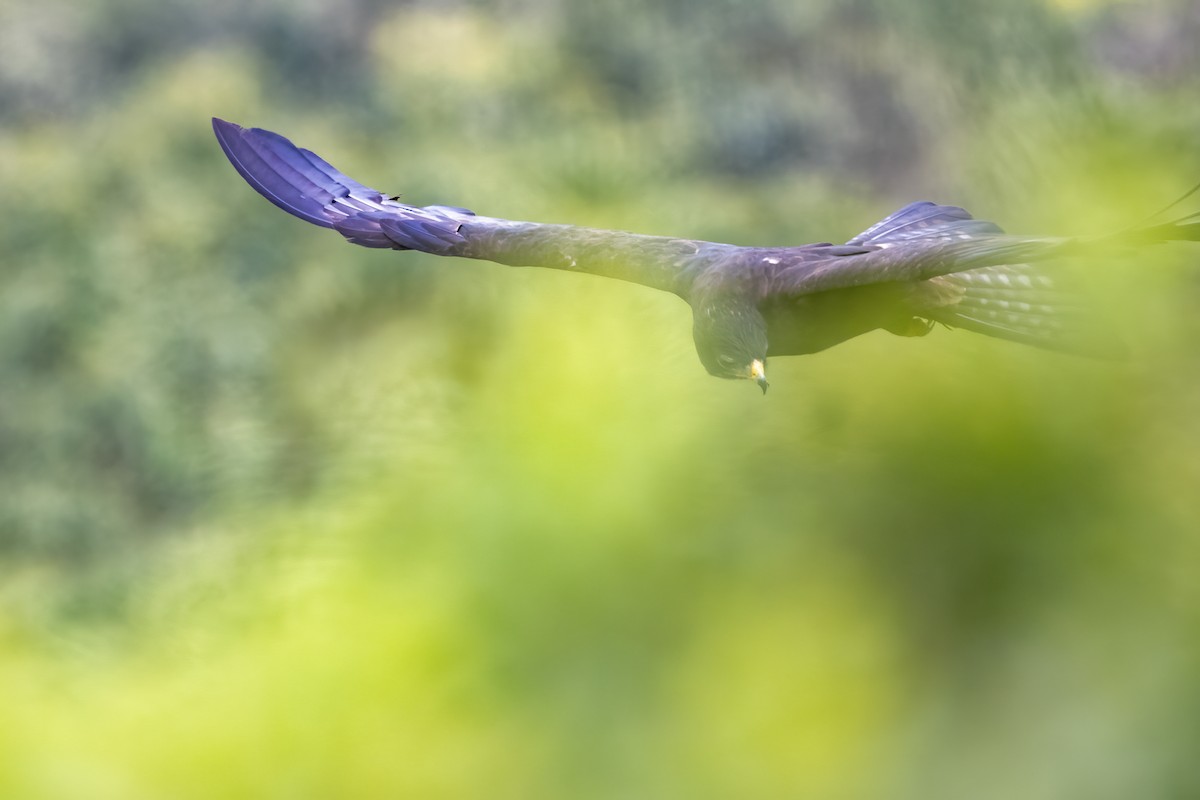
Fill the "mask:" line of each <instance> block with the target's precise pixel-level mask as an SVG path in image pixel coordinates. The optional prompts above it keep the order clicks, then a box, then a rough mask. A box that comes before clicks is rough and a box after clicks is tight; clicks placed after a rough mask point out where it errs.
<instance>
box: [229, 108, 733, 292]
mask: <svg viewBox="0 0 1200 800" xmlns="http://www.w3.org/2000/svg"><path fill="white" fill-rule="evenodd" d="M213 130H214V131H215V133H216V135H217V141H218V142H220V144H221V148H222V149H223V150H224V151H225V155H226V156H228V158H229V160H230V162H232V164H233V166H234V168H236V169H237V171H238V172H239V173H240V174H241V176H242V177H243V178H245V179H246V182H247V183H249V184H250V185H251V186H252V187H254V189H256V190H257V191H258V192H259V194H261V195H263V196H264V197H266V198H267V199H268V200H270V201H271V202H272V203H274V204H275V205H277V206H278V207H279V208H282V209H283V210H284V211H287V212H288V213H289V214H293V215H295V216H297V217H299V218H300V219H303V220H306V221H308V222H311V223H313V224H314V225H320V226H322V227H325V228H333V229H335V230H337V231H338V232H339V233H341V234H342V235H343V236H345V237H346V239H347V240H349V241H350V242H353V243H354V244H359V245H363V246H364V247H380V248H384V247H386V248H392V249H396V250H419V251H421V252H425V253H432V254H434V255H441V256H462V257H466V258H478V259H483V260H487V261H496V262H499V263H502V264H510V265H513V266H537V267H550V268H553V269H564V270H571V271H576V272H586V273H591V274H596V275H604V276H607V277H612V278H619V279H622V280H627V281H632V282H634V283H639V284H642V285H645V286H650V287H653V288H656V289H663V290H665V291H671V292H675V293H676V294H680V295H686V293H687V291H688V290H689V288H690V283H691V280H692V278H693V276H694V274H695V273H696V272H697V271H698V269H700V268H701V267H702V266H703V265H704V264H706V263H711V261H712V260H713V259H716V258H719V257H720V255H721V254H723V253H725V252H727V251H728V250H730V249H732V248H730V246H729V245H719V244H713V243H710V242H698V241H693V240H688V239H672V238H667V237H661V236H642V235H639V234H632V233H625V232H623V231H606V230H597V229H593V228H581V227H576V226H572V225H544V224H540V223H533V222H517V221H512V220H504V219H496V218H492V217H483V216H478V215H476V214H475V213H473V212H471V211H468V210H467V209H464V208H457V207H454V206H436V205H435V206H423V207H422V206H412V205H408V204H406V203H401V202H399V201H397V200H392V199H389V198H388V197H385V196H384V195H383V194H382V193H381V192H379V191H376V190H375V189H371V188H369V187H367V186H364V185H363V184H361V183H358V182H357V181H355V180H352V179H350V178H348V177H346V176H345V175H343V174H342V173H341V172H338V171H337V170H336V169H334V168H333V167H332V166H331V165H330V164H329V163H328V162H326V161H324V160H323V159H321V158H320V157H319V156H317V155H316V154H314V153H312V152H311V151H309V150H305V149H303V148H300V147H297V146H296V145H294V144H292V142H290V141H288V140H287V139H286V138H284V137H283V136H280V135H279V134H277V133H272V132H271V131H266V130H263V129H261V128H243V127H241V126H239V125H235V124H233V123H231V122H226V121H224V120H220V119H213Z"/></svg>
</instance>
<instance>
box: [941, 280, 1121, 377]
mask: <svg viewBox="0 0 1200 800" xmlns="http://www.w3.org/2000/svg"><path fill="white" fill-rule="evenodd" d="M934 280H935V281H937V282H939V283H943V284H946V285H948V286H949V287H950V288H951V289H952V290H953V291H952V293H951V294H952V296H953V297H954V299H953V300H952V301H951V302H949V303H947V304H945V305H942V306H941V307H939V308H936V309H933V310H932V311H931V312H930V313H928V314H927V316H928V318H929V319H932V320H934V321H935V322H940V323H942V324H944V325H947V326H949V327H951V328H962V329H963V330H969V331H973V332H975V333H981V334H984V335H986V336H992V337H995V338H998V339H1007V340H1009V341H1013V342H1019V343H1021V344H1026V345H1033V346H1035V347H1041V348H1044V349H1048V350H1057V351H1061V352H1068V353H1075V354H1078V355H1089V356H1096V357H1109V358H1111V357H1114V356H1119V355H1120V354H1121V353H1122V352H1123V351H1124V348H1123V345H1122V344H1121V342H1120V341H1119V340H1117V338H1116V337H1115V336H1114V335H1113V334H1112V333H1111V332H1110V331H1109V330H1107V328H1106V327H1105V326H1103V325H1102V323H1101V321H1100V319H1099V317H1098V316H1097V315H1095V314H1094V313H1093V312H1092V310H1091V309H1090V308H1089V306H1088V305H1087V303H1086V302H1084V300H1083V298H1081V297H1080V296H1078V295H1075V294H1072V293H1071V292H1069V291H1065V290H1062V289H1060V288H1059V287H1058V286H1057V285H1056V284H1055V281H1054V279H1053V278H1051V277H1050V276H1049V275H1047V274H1045V273H1044V272H1041V271H1039V270H1037V269H1035V268H1034V267H1031V266H1029V265H1027V264H1015V265H1005V266H995V267H983V268H981V269H974V270H969V271H966V272H958V273H953V274H951V275H945V276H942V277H940V278H935V279H934Z"/></svg>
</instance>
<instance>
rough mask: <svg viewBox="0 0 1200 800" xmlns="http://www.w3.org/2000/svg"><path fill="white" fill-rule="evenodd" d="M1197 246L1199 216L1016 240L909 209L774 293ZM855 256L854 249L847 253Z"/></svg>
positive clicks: (809, 260) (946, 215) (779, 284)
mask: <svg viewBox="0 0 1200 800" xmlns="http://www.w3.org/2000/svg"><path fill="white" fill-rule="evenodd" d="M1197 240H1200V214H1191V215H1189V216H1186V217H1183V218H1181V219H1177V220H1174V221H1173V222H1168V223H1165V224H1161V225H1154V226H1145V227H1138V228H1134V229H1131V230H1128V231H1122V232H1119V233H1115V234H1111V235H1108V236H1100V237H1093V238H1086V239H1085V238H1079V237H1061V236H1041V237H1036V236H1012V235H1009V234H1006V233H1004V232H1003V231H1002V230H1001V229H1000V228H999V227H998V226H997V225H995V224H994V223H992V222H987V221H986V220H978V219H974V218H973V217H972V216H971V215H970V214H968V213H967V212H966V211H964V210H963V209H961V208H959V207H957V206H941V205H937V204H935V203H930V202H928V201H922V202H918V203H910V204H909V205H907V206H905V207H904V208H902V209H900V210H899V211H897V212H895V213H894V214H891V215H890V216H888V217H886V218H884V219H883V220H881V221H880V222H878V223H876V224H875V225H872V226H871V227H870V228H868V229H867V230H865V231H863V232H862V233H860V234H859V235H858V236H855V237H854V238H853V239H851V240H850V241H849V242H847V243H846V244H845V245H835V246H832V247H829V248H826V251H827V252H828V253H829V254H830V256H831V257H829V258H814V257H812V256H813V254H810V255H809V256H808V257H806V258H801V259H797V260H796V262H795V263H792V264H786V263H785V264H783V265H782V268H781V269H779V270H778V271H777V274H776V276H775V278H774V280H773V285H772V287H771V288H772V291H773V292H778V293H780V294H783V295H788V294H795V295H801V294H811V293H813V292H824V291H829V290H831V289H845V288H849V287H852V286H863V285H866V284H872V283H888V282H912V281H923V280H928V279H930V278H936V277H940V276H943V275H951V274H954V273H960V272H966V271H969V270H977V269H981V268H983V267H996V266H1007V265H1013V264H1026V263H1029V262H1031V261H1032V262H1036V261H1045V260H1047V259H1053V258H1061V257H1063V256H1076V255H1078V256H1085V255H1089V254H1095V253H1097V252H1104V251H1106V250H1111V249H1114V248H1129V247H1137V246H1143V245H1147V244H1157V243H1160V242H1168V241H1197ZM848 248H850V249H848Z"/></svg>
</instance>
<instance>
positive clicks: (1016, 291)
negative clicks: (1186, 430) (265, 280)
mask: <svg viewBox="0 0 1200 800" xmlns="http://www.w3.org/2000/svg"><path fill="white" fill-rule="evenodd" d="M213 128H214V130H215V132H216V135H217V139H218V141H219V142H220V144H221V147H222V148H223V149H224V151H225V154H226V155H227V156H228V157H229V160H230V161H231V162H232V163H233V165H234V167H236V168H237V170H238V172H239V173H241V175H242V176H243V177H244V178H245V179H246V180H247V182H249V183H250V185H251V186H253V187H254V188H255V189H256V190H257V191H259V192H260V193H261V194H262V195H263V196H264V197H266V198H267V199H268V200H270V201H271V202H273V203H275V205H277V206H279V207H280V208H282V209H283V210H285V211H287V212H289V213H291V214H293V215H295V216H297V217H300V218H301V219H304V220H307V221H308V222H311V223H313V224H315V225H320V226H322V227H327V228H333V229H335V230H337V231H338V232H339V233H341V234H342V235H343V236H345V237H346V239H348V240H349V241H350V242H353V243H354V244H359V245H363V246H365V247H377V248H390V249H396V250H419V251H422V252H426V253H433V254H435V255H441V256H460V257H464V258H476V259H483V260H488V261H495V262H498V263H501V264H509V265H513V266H540V267H549V268H553V269H561V270H567V271H575V272H584V273H589V274H594V275H602V276H606V277H610V278H617V279H621V280H626V281H631V282H634V283H638V284H641V285H644V286H649V287H651V288H655V289H659V290H662V291H666V292H671V293H673V294H675V295H678V296H679V297H680V298H682V299H683V300H685V301H686V302H687V303H689V304H690V305H691V307H692V314H693V336H694V338H695V342H696V349H697V353H698V354H699V356H700V360H701V362H702V363H703V364H704V366H705V368H706V369H707V370H708V371H709V372H710V373H711V374H713V375H716V376H718V377H726V378H751V379H754V380H756V381H757V382H758V383H759V385H760V386H762V387H763V389H764V391H765V389H766V377H765V364H766V359H767V355H768V352H769V354H770V355H772V356H782V355H802V354H807V353H815V352H818V351H820V350H824V349H826V348H828V347H831V346H833V345H836V344H838V343H840V342H843V341H845V340H847V339H850V338H853V337H855V336H858V335H860V334H863V333H867V332H869V331H872V330H878V329H883V330H887V331H890V332H892V333H895V334H899V335H903V336H920V335H924V334H925V333H927V332H928V331H929V330H930V328H931V327H932V325H933V323H935V322H940V323H943V324H945V325H948V326H950V327H958V328H964V329H968V330H973V331H976V332H979V333H984V334H987V335H991V336H997V337H1000V338H1005V339H1010V340H1014V341H1019V342H1023V343H1026V344H1033V345H1038V346H1043V347H1049V348H1055V349H1063V350H1088V349H1090V348H1091V347H1092V345H1093V344H1094V343H1089V342H1088V341H1087V340H1086V338H1085V337H1082V336H1081V333H1080V328H1081V326H1080V325H1079V324H1078V322H1079V321H1080V319H1082V316H1081V311H1080V308H1079V305H1078V303H1077V301H1076V300H1075V299H1074V298H1072V297H1070V296H1069V295H1066V294H1064V293H1063V292H1062V291H1061V290H1058V289H1057V288H1056V287H1055V286H1054V284H1053V281H1052V280H1051V279H1050V278H1049V277H1048V276H1047V275H1045V274H1044V273H1043V272H1042V271H1041V270H1039V269H1037V268H1036V267H1034V266H1031V263H1038V262H1041V261H1043V260H1046V259H1050V258H1055V257H1058V256H1063V255H1069V254H1072V253H1087V252H1090V251H1091V250H1093V249H1096V248H1099V247H1104V246H1106V245H1107V246H1116V245H1135V244H1136V245H1140V244H1148V243H1154V242H1159V241H1168V240H1181V239H1190V240H1196V239H1200V214H1193V215H1191V216H1189V217H1185V218H1183V219H1181V220H1177V221H1175V222H1172V223H1168V224H1165V225H1158V226H1154V227H1147V228H1141V229H1138V230H1136V231H1134V232H1133V233H1132V234H1130V235H1126V236H1125V237H1124V238H1121V237H1118V238H1116V239H1113V240H1111V241H1109V240H1106V239H1097V240H1091V241H1087V240H1080V239H1072V238H1030V237H1017V236H1009V235H1006V234H1005V233H1004V232H1003V231H1002V230H1001V229H1000V228H999V227H997V226H996V225H994V224H993V223H990V222H986V221H983V220H977V219H973V218H972V217H971V215H970V214H968V213H967V212H966V211H964V210H963V209H961V208H958V207H956V206H942V205H937V204H935V203H930V202H918V203H911V204H909V205H908V206H905V207H904V208H902V209H900V210H899V211H897V212H895V213H894V214H891V215H889V216H888V217H886V218H884V219H883V220H881V221H880V222H878V223H876V224H875V225H873V226H871V227H870V228H868V229H867V230H866V231H864V232H863V233H861V234H859V235H858V236H856V237H854V238H853V239H851V240H850V241H848V242H846V243H845V244H832V243H818V244H807V245H801V246H798V247H771V248H765V247H740V246H736V245H730V244H720V243H714V242H705V241H699V240H693V239H674V238H668V237H662V236H646V235H641V234H633V233H625V232H623V231H608V230H599V229H593V228H583V227H577V226H572V225H550V224H541V223H533V222H517V221H512V220H505V219H497V218H493V217H484V216H480V215H477V214H475V213H473V212H471V211H468V210H466V209H464V208H458V207H452V206H425V207H419V206H412V205H408V204H405V203H401V202H399V201H398V200H396V199H395V198H388V197H386V196H384V195H383V194H381V193H380V192H378V191H376V190H374V189H370V188H368V187H366V186H363V185H362V184H360V183H358V182H356V181H354V180H351V179H350V178H348V177H346V176H345V175H343V174H341V173H340V172H338V171H337V170H336V169H334V168H333V167H332V166H331V165H329V164H328V163H327V162H325V161H324V160H322V159H321V158H319V157H318V156H316V155H315V154H313V153H312V152H310V151H308V150H303V149H301V148H298V147H296V146H295V145H293V144H292V143H291V142H290V141H288V140H287V139H285V138H283V137H282V136H279V135H278V134H275V133H271V132H270V131H265V130H261V129H258V128H249V129H247V128H242V127H240V126H237V125H234V124H232V123H229V122H225V121H223V120H218V119H214V120H213Z"/></svg>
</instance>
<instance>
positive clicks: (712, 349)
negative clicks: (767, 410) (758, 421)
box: [692, 305, 767, 394]
mask: <svg viewBox="0 0 1200 800" xmlns="http://www.w3.org/2000/svg"><path fill="white" fill-rule="evenodd" d="M692 336H693V338H694V339H695V340H696V352H697V353H698V354H699V355H700V363H702V364H703V365H704V368H705V369H706V370H708V373H709V374H710V375H715V376H716V377H718V378H741V379H746V380H752V381H754V382H755V383H757V384H758V386H759V388H760V389H762V391H763V394H766V393H767V325H766V322H764V321H763V318H762V315H761V314H759V313H758V309H756V308H754V307H753V306H750V305H729V306H727V305H716V306H708V307H703V308H698V309H696V310H695V311H694V313H693V325H692Z"/></svg>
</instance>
